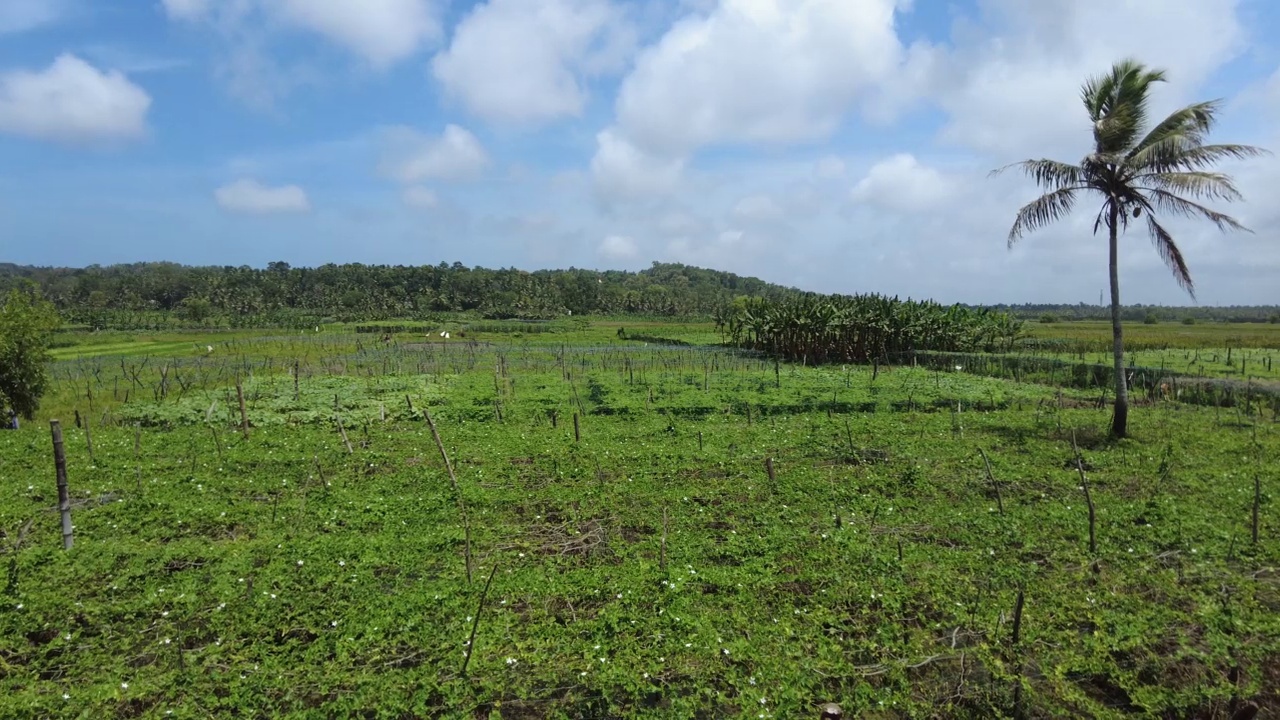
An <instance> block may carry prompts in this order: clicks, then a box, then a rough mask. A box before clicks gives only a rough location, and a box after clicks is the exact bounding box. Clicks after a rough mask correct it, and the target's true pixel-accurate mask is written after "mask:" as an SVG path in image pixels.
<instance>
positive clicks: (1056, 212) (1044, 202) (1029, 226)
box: [1009, 186, 1083, 247]
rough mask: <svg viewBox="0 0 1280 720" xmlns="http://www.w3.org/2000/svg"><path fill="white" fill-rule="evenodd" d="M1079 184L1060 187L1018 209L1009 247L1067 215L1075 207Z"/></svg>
mask: <svg viewBox="0 0 1280 720" xmlns="http://www.w3.org/2000/svg"><path fill="white" fill-rule="evenodd" d="M1081 189H1083V188H1080V187H1078V186H1071V187H1065V188H1059V189H1057V190H1054V191H1053V192H1050V193H1046V194H1044V195H1041V196H1040V197H1038V198H1036V199H1035V200H1032V201H1031V202H1029V203H1027V204H1026V205H1023V206H1022V209H1021V210H1019V211H1018V216H1017V218H1015V219H1014V221H1013V227H1012V228H1010V229H1009V247H1013V245H1014V243H1016V242H1018V240H1019V239H1021V238H1022V236H1023V235H1026V234H1027V233H1029V232H1031V231H1032V230H1037V229H1039V228H1042V227H1044V226H1046V225H1048V224H1049V223H1051V222H1053V221H1055V220H1059V219H1061V218H1063V217H1066V216H1067V215H1068V214H1070V213H1071V209H1072V208H1073V207H1075V203H1076V191H1077V190H1081Z"/></svg>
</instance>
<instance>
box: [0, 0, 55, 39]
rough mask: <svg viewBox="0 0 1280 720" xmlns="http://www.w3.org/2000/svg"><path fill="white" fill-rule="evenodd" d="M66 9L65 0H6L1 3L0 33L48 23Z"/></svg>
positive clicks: (23, 30) (15, 31)
mask: <svg viewBox="0 0 1280 720" xmlns="http://www.w3.org/2000/svg"><path fill="white" fill-rule="evenodd" d="M66 10H67V3H66V1H65V0H5V1H4V2H3V3H0V35H5V34H7V33H20V32H26V31H28V30H34V29H35V28H38V27H41V26H42V25H48V24H50V23H53V22H54V21H56V20H58V18H60V17H61V16H62V15H63V14H64V13H65V12H66Z"/></svg>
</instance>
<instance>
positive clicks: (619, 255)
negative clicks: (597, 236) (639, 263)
mask: <svg viewBox="0 0 1280 720" xmlns="http://www.w3.org/2000/svg"><path fill="white" fill-rule="evenodd" d="M599 252H600V254H601V255H602V256H604V257H606V258H608V259H610V260H634V259H636V258H637V257H638V256H639V254H640V249H639V248H638V247H636V241H635V240H632V239H631V238H629V237H626V236H624V235H610V236H608V237H606V238H605V239H604V240H603V241H601V243H600V247H599Z"/></svg>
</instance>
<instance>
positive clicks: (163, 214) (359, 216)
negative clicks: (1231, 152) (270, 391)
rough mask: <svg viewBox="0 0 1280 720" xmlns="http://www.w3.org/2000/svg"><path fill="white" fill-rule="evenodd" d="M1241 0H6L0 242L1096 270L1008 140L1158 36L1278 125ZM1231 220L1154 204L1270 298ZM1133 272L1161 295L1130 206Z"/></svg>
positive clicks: (1205, 78)
mask: <svg viewBox="0 0 1280 720" xmlns="http://www.w3.org/2000/svg"><path fill="white" fill-rule="evenodd" d="M1276 37H1280V7H1278V6H1277V5H1276V4H1275V3H1272V2H1268V1H1267V0H1042V1H1041V2H1036V3H1026V2H1022V1H1021V0H963V1H957V2H946V1H944V0H936V1H933V0H914V2H910V1H907V0H857V1H856V2H855V1H854V0H720V1H719V2H717V1H715V0H669V1H668V2H656V1H654V2H631V1H627V0H539V1H538V2H533V1H532V0H486V1H484V2H470V1H466V2H464V1H463V0H454V1H453V2H446V1H445V0H112V1H111V2H105V1H103V0H4V2H2V3H0V261H9V262H19V263H33V264H56V265H76V266H79V265H86V264H91V263H100V264H106V263H113V262H132V261H139V260H175V261H179V262H186V263H199V264H205V263H210V264H220V265H221V264H235V265H238V264H250V265H265V264H266V263H267V262H269V261H272V260H285V261H288V262H290V263H293V264H295V265H303V264H305V265H314V264H320V263H325V262H368V263H411V264H417V263H429V264H435V263H438V262H440V261H447V262H453V261H455V260H457V261H461V262H463V263H466V264H468V265H485V266H489V267H495V266H503V267H506V266H517V267H524V268H529V269H533V268H539V267H567V266H570V265H573V266H578V267H598V268H627V269H639V268H643V267H645V266H647V265H648V264H649V263H650V262H652V261H655V260H660V261H677V262H688V263H692V264H697V265H703V266H708V267H715V268H720V269H725V270H732V271H734V272H738V273H743V274H751V275H758V276H760V277H763V278H766V279H769V280H773V281H777V282H782V283H786V284H791V285H798V286H802V287H806V288H811V289H816V290H822V291H830V292H861V291H877V292H885V293H890V294H900V295H903V296H906V295H911V296H915V297H921V296H928V297H934V298H937V299H939V300H943V301H965V302H1002V301H1003V302H1033V301H1043V302H1080V301H1085V302H1096V298H1097V296H1098V291H1099V290H1100V289H1101V288H1102V287H1103V286H1104V285H1105V282H1106V265H1105V263H1106V254H1105V244H1104V243H1103V242H1102V241H1101V239H1099V238H1095V237H1093V236H1092V235H1091V232H1090V222H1089V221H1090V218H1091V215H1090V214H1089V213H1088V212H1087V211H1084V210H1082V211H1080V212H1079V213H1078V216H1077V217H1073V218H1070V219H1068V220H1067V221H1064V222H1062V223H1061V224H1059V225H1058V226H1057V227H1054V228H1052V229H1049V230H1045V231H1043V232H1040V233H1037V234H1034V235H1032V236H1030V237H1028V238H1027V239H1026V240H1024V241H1023V242H1022V243H1021V244H1020V245H1019V246H1017V247H1016V248H1015V249H1013V250H1012V251H1010V250H1007V249H1006V247H1005V241H1004V238H1005V233H1006V232H1007V229H1008V225H1009V224H1010V222H1011V221H1012V219H1013V215H1014V213H1015V212H1016V210H1017V208H1018V207H1019V206H1020V205H1021V204H1022V203H1024V202H1026V201H1027V200H1030V199H1031V198H1033V197H1034V188H1033V187H1031V186H1030V184H1029V183H1027V182H1025V181H1023V180H1021V179H1019V178H1016V177H1003V178H1000V179H994V180H993V179H989V178H988V177H987V172H988V171H989V170H991V169H992V168H995V167H998V166H1000V165H1004V164H1006V163H1008V162H1011V161H1014V160H1018V159H1022V158H1026V157H1032V156H1049V157H1054V158H1059V159H1064V160H1075V159H1077V158H1079V157H1080V156H1081V155H1082V154H1083V152H1084V148H1085V147H1086V146H1087V142H1088V140H1089V134H1088V126H1087V123H1086V122H1085V121H1084V118H1083V113H1082V111H1081V109H1080V107H1079V102H1078V99H1077V93H1078V87H1079V85H1080V82H1081V81H1082V80H1083V79H1084V78H1085V77H1087V76H1088V75H1090V74H1094V73H1097V72H1100V71H1102V70H1105V69H1106V67H1107V66H1108V65H1109V64H1110V63H1111V62H1112V61H1113V60H1115V59H1118V58H1121V57H1124V56H1130V55H1132V56H1135V57H1138V58H1139V59H1142V60H1143V61H1145V62H1148V63H1150V64H1152V65H1156V66H1160V67H1164V68H1166V69H1167V70H1168V72H1169V75H1170V82H1169V83H1167V84H1166V85H1165V86H1163V87H1162V88H1161V89H1160V91H1159V94H1158V96H1157V98H1156V104H1157V110H1166V111H1167V110H1169V109H1172V108H1173V107H1175V106H1177V105H1178V104H1179V103H1185V102H1189V101H1192V100H1199V99H1205V98H1214V97H1221V98H1223V101H1224V102H1223V106H1222V111H1221V116H1220V117H1221V123H1220V130H1219V132H1218V137H1219V138H1220V139H1221V140H1223V141H1231V142H1245V143H1251V144H1258V145H1262V146H1264V147H1268V148H1271V149H1273V150H1280V130H1277V128H1280V122H1278V121H1280V45H1278V44H1277V41H1276V40H1274V39H1273V38H1276ZM1227 169H1228V170H1229V171H1230V172H1233V173H1234V174H1235V175H1236V177H1237V179H1238V181H1239V184H1240V186H1241V189H1242V190H1243V191H1244V193H1245V194H1246V197H1247V200H1246V202H1244V203H1240V204H1237V205H1234V206H1232V207H1230V208H1229V210H1230V211H1231V212H1232V213H1233V214H1235V215H1236V216H1238V217H1239V218H1240V219H1241V220H1242V221H1244V222H1245V224H1246V225H1248V226H1249V227H1251V228H1252V229H1253V230H1254V233H1253V234H1233V235H1228V236H1224V235H1221V234H1220V233H1218V232H1217V231H1216V230H1213V229H1212V228H1208V227H1204V226H1201V225H1197V224H1193V223H1181V222H1174V223H1172V224H1173V226H1174V229H1175V233H1176V236H1177V238H1178V240H1179V242H1180V244H1181V245H1182V246H1183V249H1184V252H1185V254H1186V256H1187V259H1188V262H1189V263H1190V265H1191V269H1192V271H1193V274H1194V275H1195V277H1196V280H1197V286H1198V290H1199V299H1200V302H1201V303H1204V304H1235V303H1280V282H1277V277H1280V211H1277V210H1276V209H1275V207H1274V203H1273V202H1272V201H1271V198H1273V197H1274V195H1275V192H1276V191H1275V187H1276V185H1277V183H1278V182H1280V162H1278V161H1277V160H1276V159H1275V158H1265V159H1262V160H1255V161H1251V162H1249V163H1246V164H1242V165H1240V166H1239V167H1231V168H1227ZM1122 265H1123V271H1122V279H1123V286H1122V287H1123V293H1124V299H1125V300H1126V301H1127V302H1165V303H1182V302H1186V301H1187V298H1186V296H1185V295H1183V294H1182V293H1181V291H1180V290H1179V289H1178V287H1177V285H1176V284H1175V283H1174V282H1173V280H1172V279H1171V278H1170V277H1169V275H1168V272H1167V271H1166V270H1165V269H1164V268H1163V266H1162V265H1161V264H1160V261H1159V258H1158V257H1157V256H1156V255H1155V253H1154V252H1153V251H1152V250H1151V246H1150V243H1149V242H1148V240H1147V239H1146V238H1145V237H1143V236H1140V235H1133V236H1131V237H1128V238H1126V240H1125V244H1124V249H1123V254H1122Z"/></svg>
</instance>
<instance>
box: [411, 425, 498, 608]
mask: <svg viewBox="0 0 1280 720" xmlns="http://www.w3.org/2000/svg"><path fill="white" fill-rule="evenodd" d="M422 414H423V415H425V416H426V418H427V426H428V427H430V428H431V437H432V438H434V439H435V441H436V448H438V449H439V450H440V457H441V458H444V467H445V469H446V470H448V471H449V484H450V485H452V486H453V495H454V497H455V498H456V499H457V502H458V514H459V515H461V516H462V532H463V541H464V543H465V544H464V546H463V552H464V553H465V558H464V559H465V561H466V565H467V582H468V583H470V582H471V523H470V522H469V521H468V520H467V504H466V502H465V501H463V499H462V491H461V490H460V489H459V488H458V476H457V475H455V474H454V472H453V462H452V461H450V460H449V453H447V452H445V449H444V443H443V442H441V440H440V431H439V430H437V429H436V421H435V420H433V419H431V412H430V411H429V410H427V408H426V406H423V408H422ZM490 579H492V576H490ZM486 587H488V586H486ZM476 615H477V617H479V613H477V614H476ZM472 632H475V631H474V630H472Z"/></svg>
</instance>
